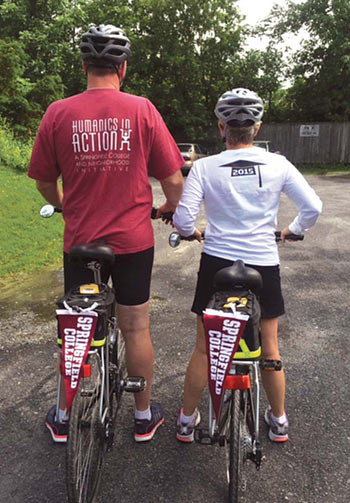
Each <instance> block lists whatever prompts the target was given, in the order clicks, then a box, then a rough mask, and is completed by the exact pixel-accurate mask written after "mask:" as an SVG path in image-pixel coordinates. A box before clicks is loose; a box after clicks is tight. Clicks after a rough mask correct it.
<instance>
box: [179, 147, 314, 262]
mask: <svg viewBox="0 0 350 503" xmlns="http://www.w3.org/2000/svg"><path fill="white" fill-rule="evenodd" d="M281 192H284V193H285V194H286V195H287V196H288V197H289V198H290V199H291V200H292V201H293V203H294V204H295V206H296V208H297V210H298V212H299V213H298V215H297V216H296V217H295V219H294V220H293V222H291V223H290V224H289V228H290V230H291V232H292V233H294V234H302V233H303V232H304V231H306V230H307V229H309V228H310V227H312V226H313V225H314V224H315V222H316V220H317V218H318V216H319V215H320V213H321V210H322V202H321V200H320V198H319V197H318V196H317V194H316V193H315V191H314V190H313V189H312V188H311V187H310V185H309V184H308V183H307V181H306V180H305V178H304V177H303V176H302V175H301V174H300V172H299V171H298V170H297V169H296V168H295V167H294V166H293V165H292V164H291V163H290V162H289V161H288V160H287V159H286V158H285V157H283V156H281V155H278V154H272V153H270V152H265V151H264V150H262V149H261V148H258V147H249V148H244V149H238V150H226V151H224V152H221V153H220V154H218V155H213V156H210V157H205V158H203V159H200V160H198V161H196V162H195V163H194V165H193V167H192V169H191V171H190V173H189V175H188V177H187V180H186V184H185V189H184V192H183V195H182V197H181V200H180V203H179V205H178V207H177V209H176V212H175V214H174V218H173V222H174V225H175V227H176V228H177V229H178V231H179V232H180V234H181V235H183V236H190V235H191V234H193V232H194V229H195V221H196V219H197V217H198V214H199V211H200V204H201V202H202V201H204V205H205V211H206V216H207V219H208V225H207V227H206V230H205V241H204V248H203V251H204V252H205V253H208V254H209V255H214V256H216V257H221V258H226V259H229V260H237V259H241V260H243V261H244V262H245V263H247V264H254V265H277V264H279V255H278V248H277V245H276V241H275V235H274V231H275V230H276V223H277V213H278V209H279V202H280V195H281Z"/></svg>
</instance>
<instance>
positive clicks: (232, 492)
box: [225, 390, 244, 503]
mask: <svg viewBox="0 0 350 503" xmlns="http://www.w3.org/2000/svg"><path fill="white" fill-rule="evenodd" d="M242 400H243V394H242V391H240V390H232V391H231V399H230V404H229V410H228V414H227V419H226V435H225V437H226V438H225V450H226V464H227V478H228V502H229V503H238V501H239V499H240V496H241V493H242V471H243V456H244V455H243V442H244V440H243V438H242V435H243V423H244V415H243V411H242Z"/></svg>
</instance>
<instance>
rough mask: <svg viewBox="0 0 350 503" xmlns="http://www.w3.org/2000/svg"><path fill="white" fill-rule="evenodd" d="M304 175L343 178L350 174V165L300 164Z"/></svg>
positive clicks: (299, 168)
mask: <svg viewBox="0 0 350 503" xmlns="http://www.w3.org/2000/svg"><path fill="white" fill-rule="evenodd" d="M297 168H298V170H299V171H300V172H301V173H302V174H303V175H318V176H341V175H348V174H350V164H316V163H315V164H298V165H297Z"/></svg>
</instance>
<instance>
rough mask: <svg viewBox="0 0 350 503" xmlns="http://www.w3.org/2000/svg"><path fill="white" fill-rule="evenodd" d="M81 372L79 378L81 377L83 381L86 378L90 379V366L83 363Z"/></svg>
mask: <svg viewBox="0 0 350 503" xmlns="http://www.w3.org/2000/svg"><path fill="white" fill-rule="evenodd" d="M81 370H82V372H81V377H83V378H84V379H85V378H86V377H91V365H89V364H87V363H85V365H83V367H82V369H81Z"/></svg>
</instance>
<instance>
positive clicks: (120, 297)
mask: <svg viewBox="0 0 350 503" xmlns="http://www.w3.org/2000/svg"><path fill="white" fill-rule="evenodd" d="M153 256H154V248H153V247H152V248H148V249H147V250H144V251H141V252H137V253H126V254H124V255H116V256H115V262H114V264H113V265H112V266H109V265H107V266H104V267H103V268H102V271H101V278H102V282H103V283H107V282H108V279H109V277H111V278H112V281H113V287H114V290H115V295H116V300H117V302H118V304H122V305H124V306H138V305H140V304H144V303H145V302H147V301H148V300H149V297H150V287H151V275H152V266H153ZM68 257H69V255H68V254H67V253H64V257H63V263H64V291H65V293H67V292H68V291H69V290H70V289H72V288H76V287H77V286H80V285H82V284H84V283H93V281H94V275H93V272H92V271H91V270H90V269H86V268H84V267H80V266H77V265H76V264H71V263H70V262H69V259H68Z"/></svg>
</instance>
